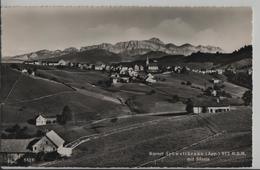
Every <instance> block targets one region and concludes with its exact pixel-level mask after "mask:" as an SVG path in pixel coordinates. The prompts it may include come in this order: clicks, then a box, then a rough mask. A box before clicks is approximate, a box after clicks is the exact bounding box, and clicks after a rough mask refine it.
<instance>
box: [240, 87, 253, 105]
mask: <svg viewBox="0 0 260 170" xmlns="http://www.w3.org/2000/svg"><path fill="white" fill-rule="evenodd" d="M242 99H243V100H244V104H245V105H246V106H248V105H250V104H251V103H252V91H251V90H248V91H246V92H245V93H244V94H243V97H242Z"/></svg>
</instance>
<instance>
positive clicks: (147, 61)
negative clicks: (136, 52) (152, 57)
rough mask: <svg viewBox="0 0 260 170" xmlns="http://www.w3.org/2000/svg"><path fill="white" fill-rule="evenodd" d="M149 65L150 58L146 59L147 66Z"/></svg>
mask: <svg viewBox="0 0 260 170" xmlns="http://www.w3.org/2000/svg"><path fill="white" fill-rule="evenodd" d="M148 65H149V58H148V57H146V66H148Z"/></svg>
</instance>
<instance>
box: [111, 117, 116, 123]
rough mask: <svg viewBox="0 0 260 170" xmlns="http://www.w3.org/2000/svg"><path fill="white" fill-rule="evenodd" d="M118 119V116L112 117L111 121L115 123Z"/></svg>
mask: <svg viewBox="0 0 260 170" xmlns="http://www.w3.org/2000/svg"><path fill="white" fill-rule="evenodd" d="M117 120H118V118H117V117H115V118H112V119H111V120H110V122H112V123H115V122H117Z"/></svg>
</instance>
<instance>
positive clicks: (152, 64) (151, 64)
mask: <svg viewBox="0 0 260 170" xmlns="http://www.w3.org/2000/svg"><path fill="white" fill-rule="evenodd" d="M149 66H156V67H158V64H157V63H150V64H149V65H148V67H149Z"/></svg>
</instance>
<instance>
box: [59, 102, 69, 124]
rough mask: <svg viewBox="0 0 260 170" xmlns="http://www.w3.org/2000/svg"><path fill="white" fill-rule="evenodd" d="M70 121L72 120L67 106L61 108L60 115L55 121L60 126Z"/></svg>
mask: <svg viewBox="0 0 260 170" xmlns="http://www.w3.org/2000/svg"><path fill="white" fill-rule="evenodd" d="M71 119H72V113H71V109H70V107H69V106H68V105H66V106H64V107H63V110H62V113H61V115H59V116H58V117H57V120H58V122H59V123H60V124H63V125H64V124H66V123H67V121H69V120H71Z"/></svg>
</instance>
